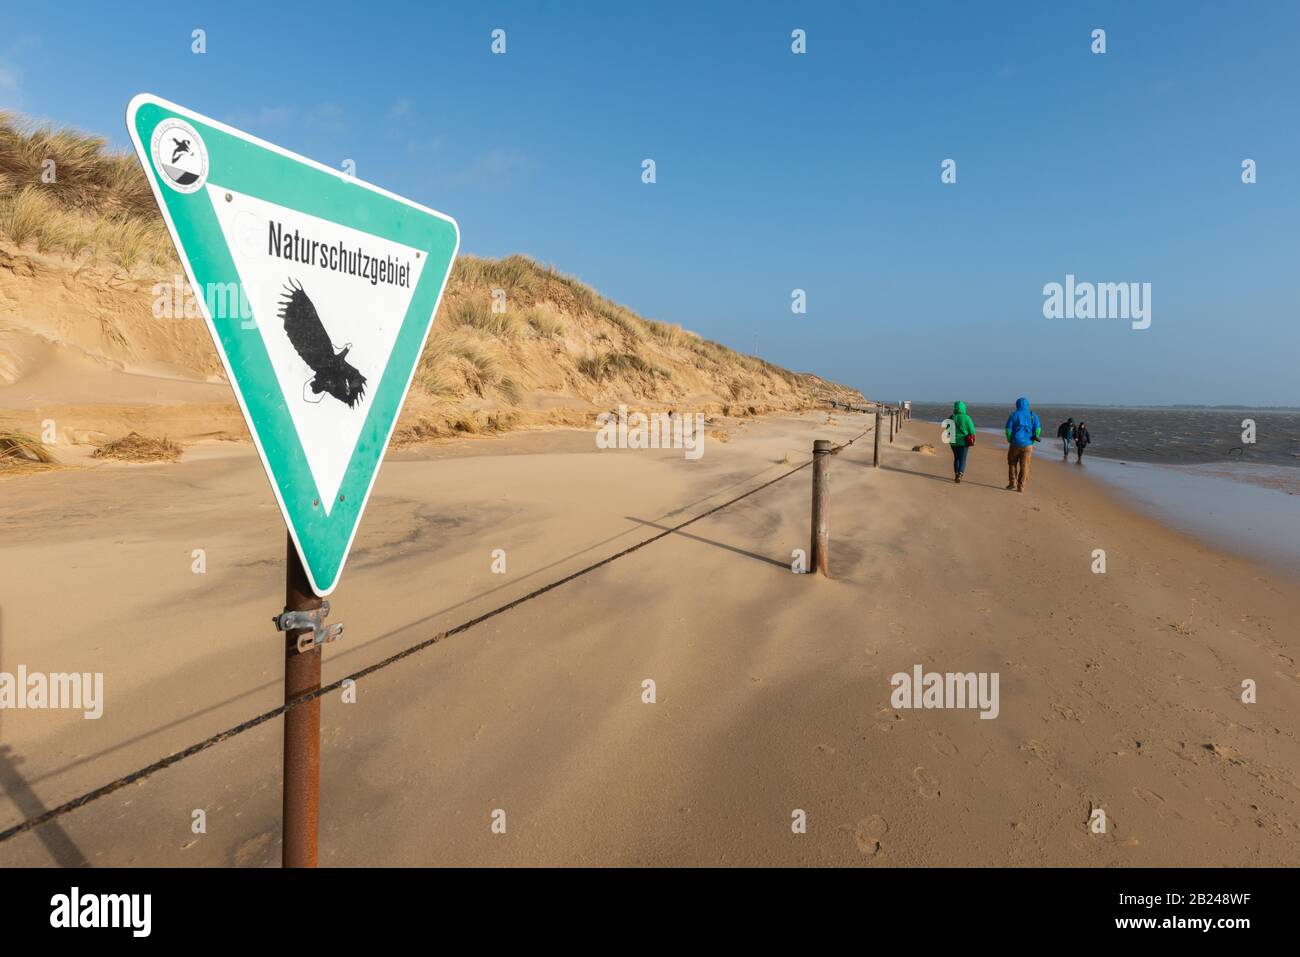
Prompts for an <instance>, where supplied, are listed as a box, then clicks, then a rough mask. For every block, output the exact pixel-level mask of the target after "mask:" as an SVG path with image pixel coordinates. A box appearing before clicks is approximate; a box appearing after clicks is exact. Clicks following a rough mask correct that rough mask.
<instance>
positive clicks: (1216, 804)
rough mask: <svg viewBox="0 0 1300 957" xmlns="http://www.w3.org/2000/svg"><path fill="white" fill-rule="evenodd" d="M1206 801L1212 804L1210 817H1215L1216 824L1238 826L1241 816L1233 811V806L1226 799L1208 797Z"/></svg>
mask: <svg viewBox="0 0 1300 957" xmlns="http://www.w3.org/2000/svg"><path fill="white" fill-rule="evenodd" d="M1205 803H1206V804H1208V805H1209V806H1210V817H1212V818H1213V819H1214V823H1215V824H1218V825H1220V826H1222V827H1236V826H1237V825H1238V824H1240V823H1241V818H1239V817H1237V815H1236V814H1234V813H1233V811H1232V806H1231V805H1229V804H1228V803H1227V802H1226V801H1219V800H1216V799H1215V798H1206V799H1205Z"/></svg>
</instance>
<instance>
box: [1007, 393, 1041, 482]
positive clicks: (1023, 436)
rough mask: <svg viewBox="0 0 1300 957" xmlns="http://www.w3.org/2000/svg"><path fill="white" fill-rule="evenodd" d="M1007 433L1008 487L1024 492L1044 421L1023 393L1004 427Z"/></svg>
mask: <svg viewBox="0 0 1300 957" xmlns="http://www.w3.org/2000/svg"><path fill="white" fill-rule="evenodd" d="M1003 428H1004V430H1005V432H1006V435H1007V444H1008V445H1009V446H1010V448H1008V449H1007V488H1008V489H1015V490H1016V491H1017V492H1023V491H1024V490H1025V485H1026V484H1027V483H1028V482H1029V463H1030V461H1032V459H1033V455H1034V443H1035V442H1041V441H1042V440H1043V423H1042V422H1040V421H1039V420H1038V415H1037V413H1035V412H1033V411H1032V410H1030V408H1029V400H1028V399H1026V398H1025V397H1024V396H1023V395H1022V396H1021V397H1020V398H1018V399H1016V410H1015V411H1014V412H1012V413H1011V415H1009V416H1008V417H1007V424H1006V425H1005V426H1004V427H1003Z"/></svg>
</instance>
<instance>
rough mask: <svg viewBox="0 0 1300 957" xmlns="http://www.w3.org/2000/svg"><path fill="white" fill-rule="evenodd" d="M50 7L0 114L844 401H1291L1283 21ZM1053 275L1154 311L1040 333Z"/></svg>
mask: <svg viewBox="0 0 1300 957" xmlns="http://www.w3.org/2000/svg"><path fill="white" fill-rule="evenodd" d="M49 11H50V12H49V13H46V12H45V11H44V9H43V8H42V7H41V6H40V5H19V6H15V7H13V8H11V9H9V10H8V11H7V12H6V13H5V25H6V29H5V31H4V34H3V35H0V106H6V107H11V108H18V109H20V110H21V111H23V112H26V113H29V114H31V115H34V116H38V117H47V118H50V119H52V120H54V121H55V122H57V123H59V124H67V125H71V126H76V127H79V128H82V129H86V130H90V131H94V132H97V133H100V134H102V135H104V136H106V137H108V138H109V139H110V140H111V141H113V142H114V143H115V144H117V145H119V146H122V147H126V146H127V144H128V139H127V136H126V131H125V126H124V123H123V111H124V109H125V106H126V103H127V101H128V100H129V99H130V97H131V96H132V95H133V94H135V93H137V92H141V91H149V92H153V93H157V94H159V95H162V96H165V97H167V98H169V99H172V100H175V101H177V102H179V103H182V104H184V105H186V106H188V107H191V108H193V109H195V110H197V111H199V112H201V113H207V114H208V115H211V116H215V117H217V118H219V119H222V120H224V121H226V122H228V123H231V124H233V125H236V126H239V127H241V128H244V129H247V130H249V131H250V132H253V133H256V134H258V135H260V136H263V137H265V138H268V139H271V140H273V141H275V142H278V143H280V144H281V145H283V146H285V147H287V148H289V149H292V150H295V151H297V152H300V153H303V154H305V155H308V156H311V157H312V158H314V159H317V160H320V161H321V162H325V163H329V164H331V165H338V164H340V163H341V162H342V161H343V160H344V159H348V158H350V159H353V160H355V162H356V164H357V173H358V175H359V176H361V177H362V178H364V179H367V180H370V181H371V182H374V183H377V184H379V185H381V186H384V187H385V188H388V189H391V190H394V191H396V192H399V193H402V194H404V195H407V196H410V197H411V198H413V199H415V200H418V201H420V202H422V203H425V204H427V205H430V206H432V207H434V208H435V209H439V210H442V211H444V212H447V213H449V214H451V215H453V216H454V217H456V219H457V220H458V221H459V223H460V226H461V232H462V250H463V251H464V252H469V253H474V254H479V255H489V256H499V255H505V254H508V253H511V252H523V253H527V254H528V255H531V256H534V257H536V258H537V259H539V260H541V261H543V262H548V263H553V264H555V265H556V266H557V267H558V268H560V269H561V270H563V271H566V272H570V273H573V274H575V275H578V276H580V277H581V278H583V279H584V280H586V281H588V282H590V283H591V284H592V285H594V286H595V287H596V288H597V289H599V290H600V291H601V292H602V293H604V294H606V295H608V296H610V297H611V298H613V299H615V300H617V301H619V302H623V303H625V304H627V305H629V306H630V307H632V308H634V309H635V310H637V311H638V312H640V313H641V314H643V315H646V316H650V317H653V318H658V319H663V320H665V321H669V322H679V323H681V324H682V325H684V326H686V327H687V328H690V329H694V330H696V331H698V332H700V333H702V334H704V335H706V336H708V337H710V338H715V339H718V340H720V341H722V342H725V343H727V344H728V345H731V346H733V347H735V348H738V349H741V350H743V351H751V350H752V349H753V348H754V345H755V341H757V346H758V351H759V353H760V354H761V355H763V356H764V357H765V358H768V359H771V360H772V361H775V362H777V363H779V364H782V365H786V366H789V367H791V368H795V369H800V370H811V371H815V372H818V373H820V374H823V375H827V376H829V377H832V378H835V379H838V380H840V381H844V382H848V383H851V384H853V385H855V386H858V387H860V388H862V389H863V390H864V391H865V392H866V393H867V394H868V395H872V396H878V397H882V398H887V399H895V398H914V399H936V400H943V401H948V400H951V399H954V398H963V399H966V400H967V401H1003V400H1008V399H1010V398H1013V397H1014V396H1016V395H1018V394H1021V393H1028V394H1029V395H1030V396H1031V397H1033V398H1034V399H1035V400H1036V401H1040V402H1115V403H1174V402H1206V403H1228V402H1241V403H1246V404H1300V377H1297V375H1296V368H1295V367H1296V363H1297V361H1298V360H1300V300H1298V297H1297V294H1296V293H1297V290H1296V285H1297V282H1298V281H1300V185H1298V184H1300V107H1298V105H1297V92H1298V91H1300V57H1298V56H1297V55H1296V50H1297V47H1298V46H1300V5H1297V4H1294V3H1284V2H1259V3H1251V4H1246V5H1234V4H1227V3H1197V2H1177V3H1174V2H1149V3H1140V4H1137V3H1071V4H1063V3H1031V2H1026V3H988V4H980V3H973V2H972V3H968V2H953V3H937V2H935V3H924V2H909V3H905V2H896V3H889V2H882V3H853V4H850V3H843V4H841V3H818V4H815V5H814V4H793V3H790V4H775V3H708V4H701V3H698V2H696V3H682V4H675V3H667V2H659V0H656V2H654V3H647V4H630V3H628V4H624V3H617V4H612V3H591V4H585V3H576V2H574V3H540V2H532V3H517V4H492V3H482V4H480V3H459V4H454V5H452V4H437V3H420V4H410V5H403V4H396V5H393V8H390V6H389V5H387V4H364V3H357V2H355V0H353V2H349V3H347V4H341V3H338V4H336V3H331V2H323V0H321V2H315V3H310V4H289V3H274V4H272V3H266V2H261V3H256V4H252V3H222V4H211V5H205V4H201V3H193V4H191V3H186V4H175V5H156V4H154V5H143V4H141V5H136V4H130V3H128V4H112V5H110V4H106V3H99V4H90V3H84V4H83V3H75V2H72V3H62V4H59V5H57V6H55V7H50V8H49ZM123 11H135V12H123ZM498 27H499V28H502V29H504V30H505V31H506V43H507V52H506V54H505V55H503V56H498V55H493V54H492V53H491V51H490V49H489V44H490V33H491V31H492V30H493V29H494V28H498ZM1098 27H1100V28H1104V29H1105V30H1106V41H1107V52H1106V53H1105V54H1103V55H1094V54H1093V53H1092V52H1091V51H1090V43H1091V40H1090V34H1091V31H1092V30H1093V29H1094V28H1098ZM195 28H202V29H204V30H206V32H207V48H208V52H207V53H206V54H204V55H201V56H200V55H195V54H193V53H191V52H190V44H191V39H190V35H191V31H192V30H194V29H195ZM795 28H802V29H804V30H806V31H807V37H808V41H807V42H808V52H807V53H806V54H804V55H795V54H793V53H792V52H791V50H790V33H791V30H793V29H795ZM646 158H652V159H654V160H655V162H656V165H657V180H658V181H657V182H656V183H655V184H653V185H646V184H644V183H642V182H641V163H642V160H643V159H646ZM947 158H952V159H954V160H956V162H957V183H956V184H954V185H944V184H942V183H941V182H940V164H941V162H942V161H943V160H944V159H947ZM1245 158H1250V159H1254V160H1255V161H1256V163H1257V164H1258V182H1257V183H1256V184H1254V185H1250V186H1247V185H1243V184H1242V183H1241V162H1242V160H1243V159H1245ZM1067 273H1073V274H1074V275H1076V276H1077V277H1078V278H1079V280H1081V281H1083V280H1091V281H1095V282H1150V283H1151V284H1152V323H1151V327H1150V328H1149V329H1146V330H1143V331H1136V330H1133V329H1131V328H1130V326H1129V323H1127V322H1122V321H1115V320H1101V319H1093V320H1056V321H1051V320H1048V319H1045V318H1044V317H1043V314H1042V307H1043V293H1042V289H1043V286H1044V284H1045V283H1049V282H1063V281H1064V278H1065V275H1066V274H1067ZM796 288H799V289H804V290H806V293H807V300H808V311H807V313H806V314H805V315H796V314H793V313H792V312H791V310H790V301H791V290H793V289H796ZM755 337H757V340H755Z"/></svg>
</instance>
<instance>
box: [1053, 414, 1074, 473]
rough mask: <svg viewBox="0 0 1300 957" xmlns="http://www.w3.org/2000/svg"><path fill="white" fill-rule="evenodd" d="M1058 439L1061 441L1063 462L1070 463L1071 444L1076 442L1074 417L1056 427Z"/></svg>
mask: <svg viewBox="0 0 1300 957" xmlns="http://www.w3.org/2000/svg"><path fill="white" fill-rule="evenodd" d="M1056 437H1057V438H1058V439H1060V440H1061V452H1062V454H1063V456H1064V457H1063V458H1062V459H1061V461H1062V462H1068V461H1070V443H1071V442H1073V441H1074V416H1070V417H1069V418H1068V419H1066V420H1065V421H1064V422H1062V423H1061V424H1060V425H1058V426H1057V427H1056Z"/></svg>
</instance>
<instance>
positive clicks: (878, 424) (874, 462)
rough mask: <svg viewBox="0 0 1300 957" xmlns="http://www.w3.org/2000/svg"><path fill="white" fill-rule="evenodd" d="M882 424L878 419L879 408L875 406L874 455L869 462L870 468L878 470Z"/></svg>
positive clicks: (879, 418)
mask: <svg viewBox="0 0 1300 957" xmlns="http://www.w3.org/2000/svg"><path fill="white" fill-rule="evenodd" d="M884 424H885V423H884V421H883V420H882V419H881V417H880V407H879V406H876V454H875V457H874V458H873V459H872V460H871V467H872V468H877V469H878V468H880V430H881V429H882V428H883V427H884Z"/></svg>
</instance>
